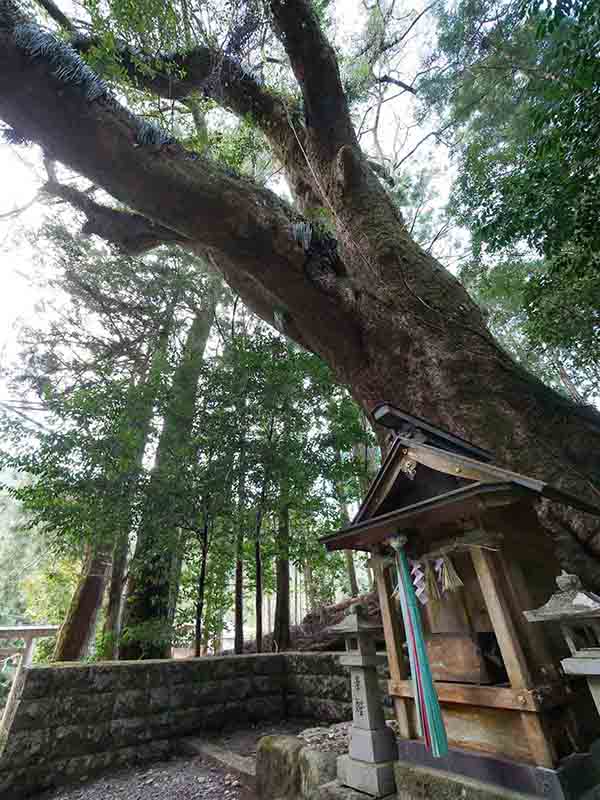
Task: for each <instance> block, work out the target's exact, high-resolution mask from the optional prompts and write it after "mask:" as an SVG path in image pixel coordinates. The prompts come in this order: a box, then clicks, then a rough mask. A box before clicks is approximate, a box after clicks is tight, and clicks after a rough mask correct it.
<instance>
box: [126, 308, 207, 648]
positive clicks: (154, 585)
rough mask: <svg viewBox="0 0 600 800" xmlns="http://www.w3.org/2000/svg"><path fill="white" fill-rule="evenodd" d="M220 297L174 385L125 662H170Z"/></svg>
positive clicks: (134, 583) (136, 573)
mask: <svg viewBox="0 0 600 800" xmlns="http://www.w3.org/2000/svg"><path fill="white" fill-rule="evenodd" d="M215 307H216V294H215V293H211V294H210V296H209V297H208V298H207V300H206V303H205V306H204V307H203V308H201V309H199V310H198V311H197V312H196V315H195V317H194V320H193V322H192V324H191V326H190V329H189V331H188V334H187V339H186V342H185V345H184V348H183V353H182V356H181V361H180V363H179V364H178V365H177V368H176V370H175V373H174V375H173V380H172V384H171V396H170V401H169V406H168V408H167V411H166V413H165V417H164V420H163V429H162V432H161V435H160V438H159V442H158V448H157V452H156V463H155V467H154V470H153V472H152V476H151V479H150V485H149V488H148V501H147V504H146V508H145V509H144V513H143V517H142V521H141V523H140V527H139V530H138V540H137V543H136V549H135V553H134V556H133V558H132V562H131V565H130V570H129V580H128V584H127V597H126V601H125V614H124V617H125V619H124V625H123V631H124V633H126V636H124V637H123V638H124V641H123V642H122V643H121V645H120V657H121V658H123V659H138V658H166V657H167V656H168V655H169V651H170V640H171V628H172V620H171V610H172V608H173V607H174V604H175V601H174V596H173V590H174V588H175V587H174V586H173V585H172V581H171V577H172V574H173V559H174V558H177V557H178V552H177V550H178V546H179V545H180V537H179V535H178V534H179V525H178V521H177V519H176V518H174V516H176V511H175V510H174V504H175V505H176V497H177V494H178V492H179V491H180V489H179V487H180V477H181V474H180V470H181V467H182V463H185V459H186V457H187V456H188V455H189V452H190V436H191V432H192V425H193V421H194V416H195V410H196V395H197V388H198V378H199V375H200V371H201V369H202V362H203V358H204V350H205V347H206V342H207V340H208V336H209V333H210V329H211V326H212V323H213V319H214V313H215Z"/></svg>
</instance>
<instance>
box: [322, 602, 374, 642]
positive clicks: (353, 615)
mask: <svg viewBox="0 0 600 800" xmlns="http://www.w3.org/2000/svg"><path fill="white" fill-rule="evenodd" d="M382 627H383V626H382V625H379V624H377V623H376V622H369V620H368V618H367V614H366V609H365V607H364V605H363V604H362V603H352V605H351V606H350V607H349V608H348V610H347V612H346V615H345V617H344V619H343V620H342V621H341V622H338V623H337V624H336V625H331V626H330V627H329V628H327V632H328V633H336V634H340V633H341V634H342V636H357V635H358V634H361V633H375V632H376V631H380V630H381V629H382Z"/></svg>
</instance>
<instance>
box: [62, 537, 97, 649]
mask: <svg viewBox="0 0 600 800" xmlns="http://www.w3.org/2000/svg"><path fill="white" fill-rule="evenodd" d="M109 566H110V552H109V553H107V552H105V551H103V550H102V549H101V548H99V549H94V548H93V547H92V546H91V545H89V546H88V547H87V549H86V554H85V559H84V562H83V568H82V570H81V577H80V578H79V582H78V584H77V589H76V590H75V594H74V595H73V599H72V600H71V605H70V606H69V611H68V613H67V616H66V619H65V621H64V622H63V624H62V626H61V629H60V631H59V633H58V638H57V640H56V647H55V648H54V653H53V656H52V660H53V661H78V660H79V659H80V658H83V657H84V656H85V655H86V654H87V651H88V647H89V644H90V639H91V636H92V633H93V631H94V628H95V625H96V619H97V617H98V612H99V611H100V606H101V605H102V598H103V596H104V588H105V586H106V576H107V573H108V568H109Z"/></svg>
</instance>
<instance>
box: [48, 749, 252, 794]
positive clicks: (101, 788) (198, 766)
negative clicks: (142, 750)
mask: <svg viewBox="0 0 600 800" xmlns="http://www.w3.org/2000/svg"><path fill="white" fill-rule="evenodd" d="M36 798H37V800H173V798H176V799H177V800H221V798H222V800H256V795H255V794H254V793H253V792H251V791H250V790H249V789H247V788H246V787H245V786H243V785H242V784H241V783H240V781H239V779H238V777H237V776H236V775H234V774H231V773H228V772H227V771H226V770H224V769H220V768H218V767H215V766H213V765H212V763H208V762H204V761H202V760H201V759H198V758H195V759H189V758H174V759H172V760H170V761H161V762H155V763H153V764H151V765H142V766H138V767H129V768H127V769H123V770H119V771H118V772H108V773H105V774H104V775H102V776H101V777H99V778H96V779H92V780H90V781H89V782H87V781H86V783H85V784H83V783H81V784H79V785H78V786H64V787H61V788H60V789H53V790H52V791H48V792H44V793H42V794H39V795H36Z"/></svg>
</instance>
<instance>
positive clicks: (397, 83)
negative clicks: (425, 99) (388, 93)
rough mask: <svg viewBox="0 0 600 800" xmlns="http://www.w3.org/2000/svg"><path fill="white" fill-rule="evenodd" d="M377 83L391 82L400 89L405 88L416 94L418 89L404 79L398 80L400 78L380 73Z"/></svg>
mask: <svg viewBox="0 0 600 800" xmlns="http://www.w3.org/2000/svg"><path fill="white" fill-rule="evenodd" d="M375 82H376V83H391V84H393V85H394V86H398V87H400V89H404V91H405V92H410V93H411V94H414V95H416V94H417V90H416V89H415V88H414V86H411V85H410V84H409V83H405V82H404V81H401V80H398V78H392V76H391V75H380V76H379V77H378V78H376V79H375Z"/></svg>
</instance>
